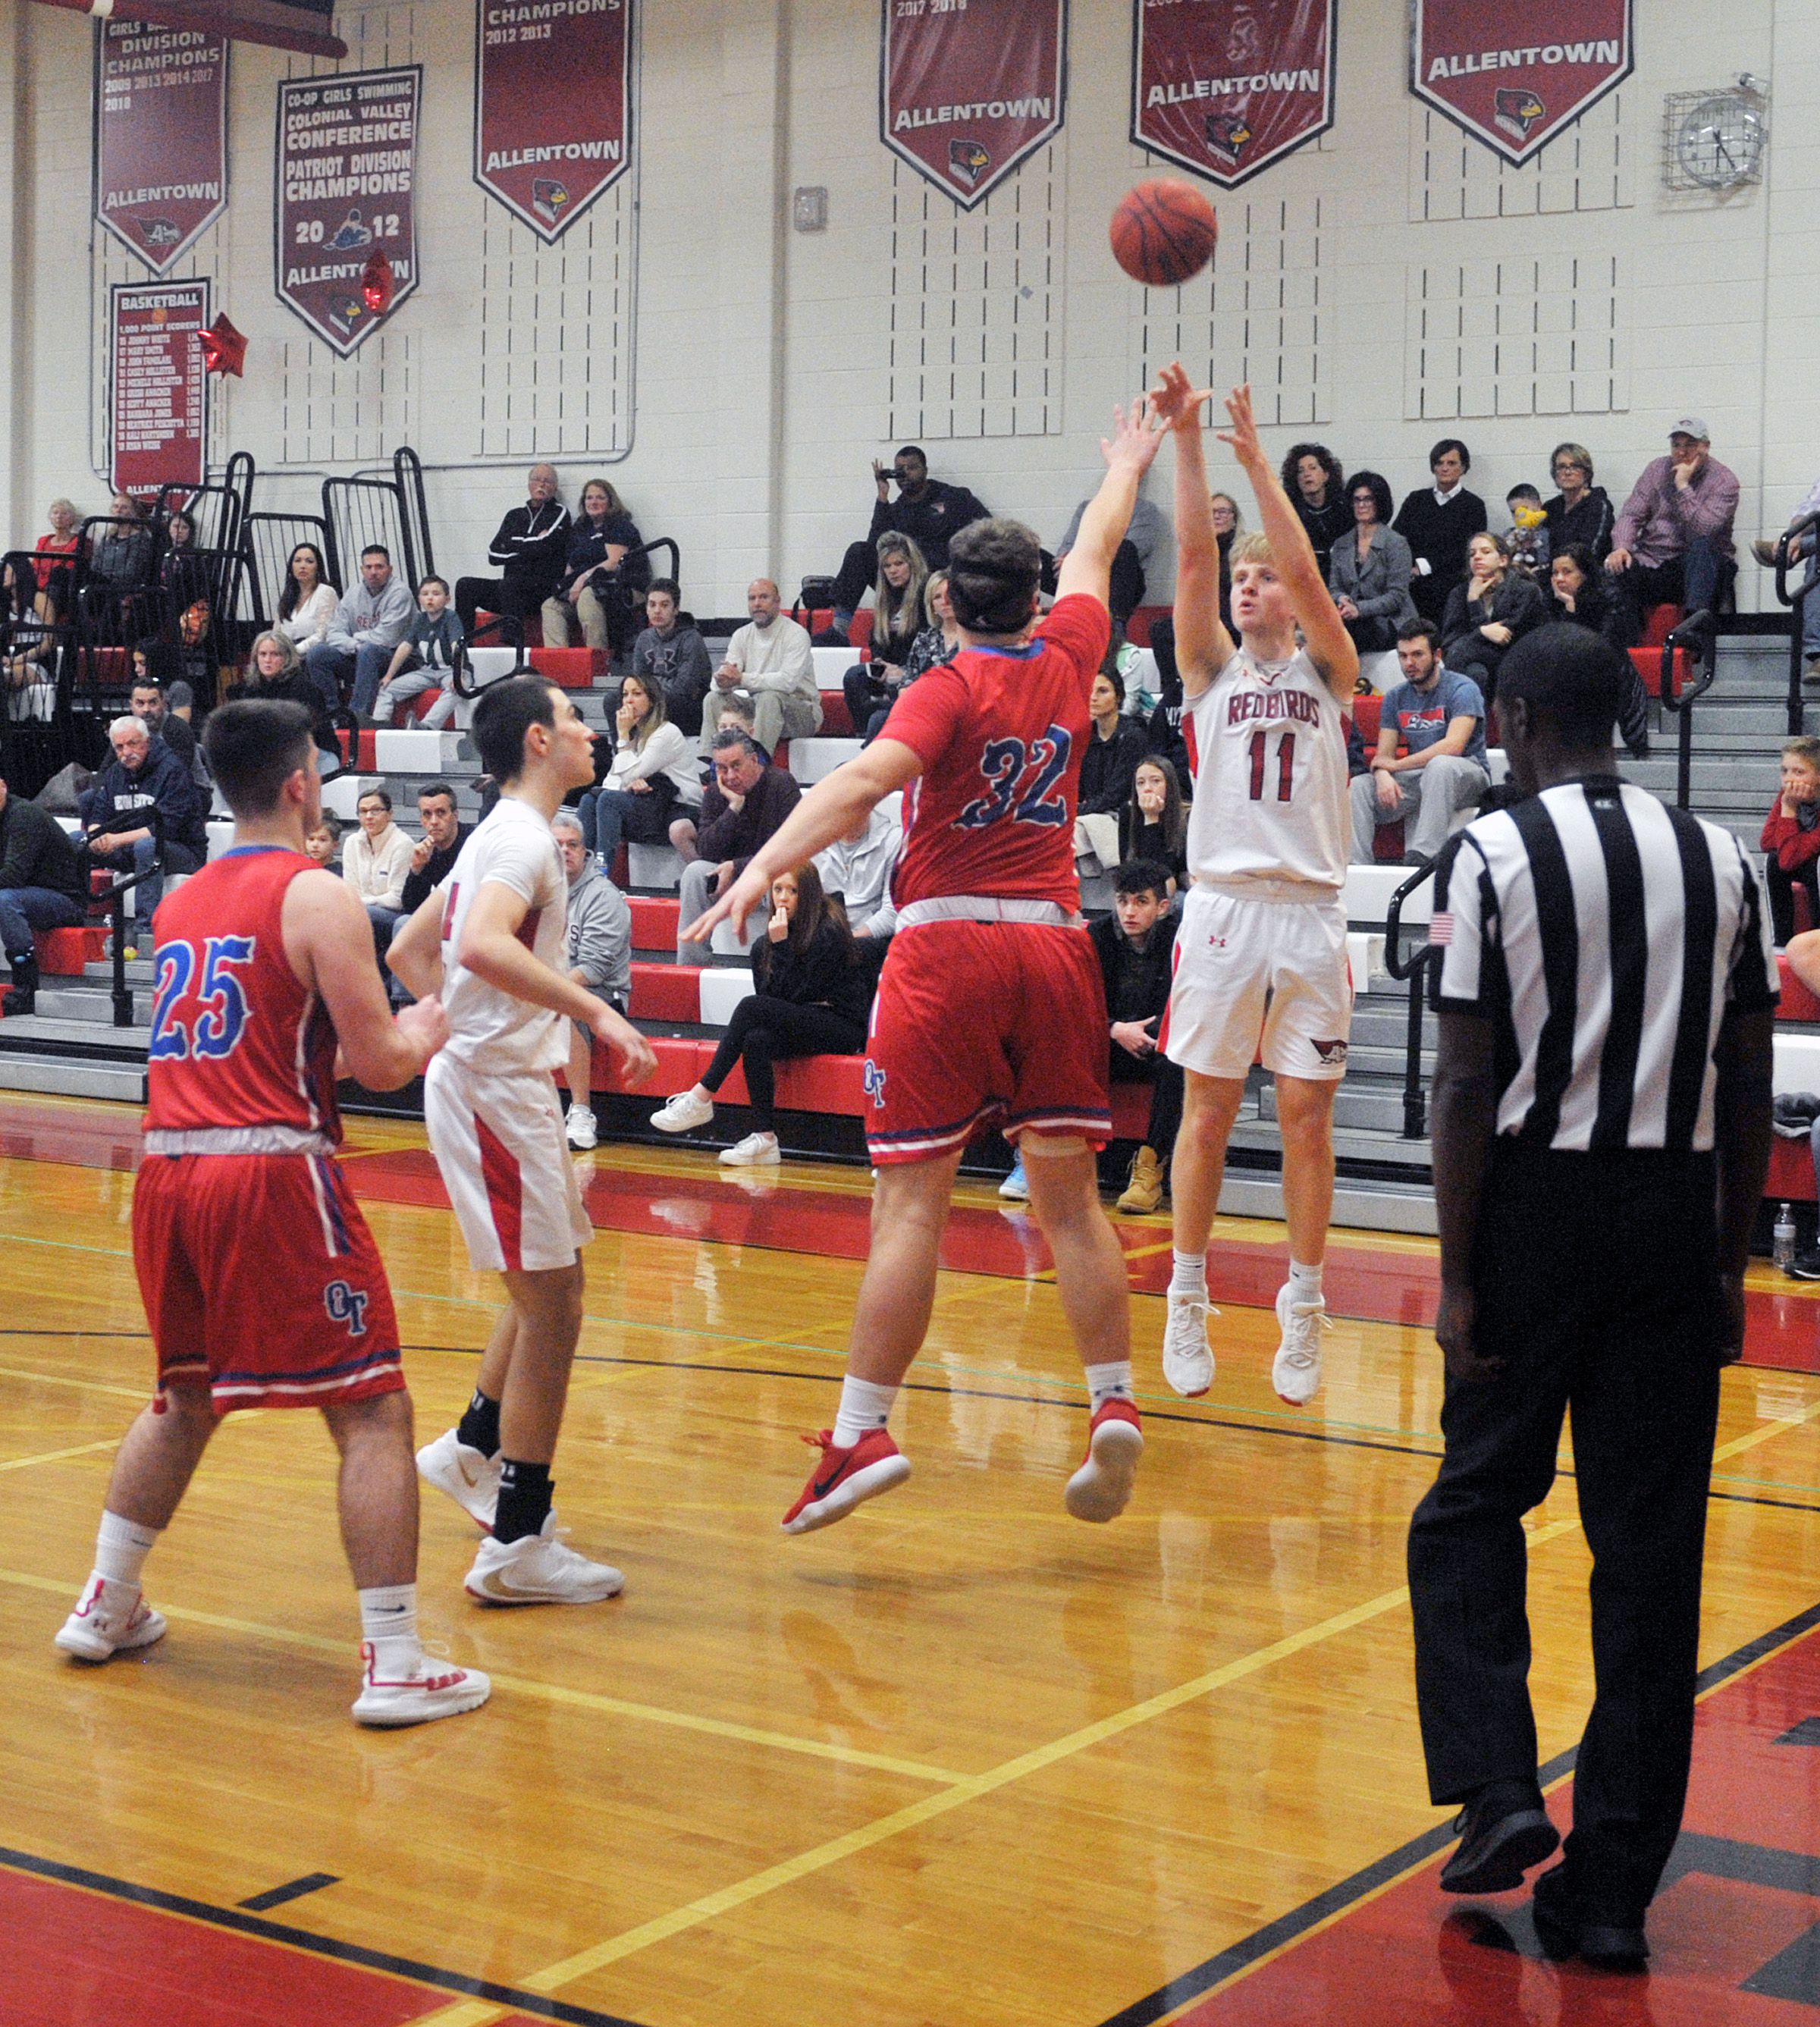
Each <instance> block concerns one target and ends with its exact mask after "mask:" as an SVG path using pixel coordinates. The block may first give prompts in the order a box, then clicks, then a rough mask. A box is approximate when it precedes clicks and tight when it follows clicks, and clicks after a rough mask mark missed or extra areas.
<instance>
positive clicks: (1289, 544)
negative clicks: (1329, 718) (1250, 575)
mask: <svg viewBox="0 0 1820 2027" xmlns="http://www.w3.org/2000/svg"><path fill="white" fill-rule="evenodd" d="M1226 412H1227V415H1229V416H1230V417H1231V420H1232V426H1231V428H1230V429H1229V430H1221V431H1220V441H1221V442H1222V443H1223V444H1226V445H1230V446H1231V450H1232V452H1233V454H1234V455H1235V456H1236V457H1237V458H1238V460H1239V463H1240V464H1241V465H1242V467H1243V468H1244V471H1245V475H1246V478H1249V479H1250V481H1251V489H1252V491H1253V493H1255V494H1256V496H1257V518H1258V521H1259V523H1260V525H1261V526H1262V528H1263V530H1264V535H1265V537H1267V538H1268V541H1269V543H1270V548H1271V554H1272V556H1274V557H1275V559H1276V574H1277V575H1278V576H1279V578H1281V579H1282V580H1283V584H1284V585H1285V586H1286V587H1287V589H1288V592H1289V596H1290V604H1291V605H1293V606H1294V608H1295V617H1296V623H1297V624H1298V626H1300V627H1301V634H1302V639H1303V641H1304V642H1305V644H1306V645H1307V648H1308V654H1309V660H1310V661H1311V662H1312V663H1314V665H1315V666H1316V668H1317V669H1318V670H1320V674H1321V679H1322V681H1323V682H1325V683H1326V685H1327V688H1328V689H1331V691H1332V692H1333V693H1334V695H1335V696H1337V697H1338V699H1339V700H1340V701H1341V702H1342V703H1344V704H1346V705H1348V706H1350V704H1351V703H1352V700H1353V689H1354V688H1355V687H1356V685H1357V682H1358V680H1359V651H1358V649H1357V648H1355V647H1354V646H1353V637H1352V636H1351V634H1349V633H1348V632H1347V631H1346V622H1345V621H1344V620H1343V619H1342V618H1341V617H1340V609H1339V607H1338V606H1337V605H1335V603H1334V599H1333V593H1331V592H1330V591H1329V590H1328V589H1327V580H1326V579H1325V578H1323V576H1322V575H1321V573H1320V564H1319V563H1316V560H1315V552H1314V545H1313V543H1312V542H1311V541H1309V538H1308V530H1306V529H1305V527H1303V526H1302V524H1301V518H1300V516H1299V515H1298V514H1297V512H1296V511H1295V509H1294V508H1293V507H1292V506H1290V504H1289V495H1288V494H1287V493H1285V492H1284V491H1283V482H1282V481H1281V480H1280V479H1279V478H1278V477H1277V475H1276V474H1275V471H1272V468H1271V465H1270V461H1269V460H1268V458H1266V457H1265V456H1264V446H1263V445H1262V444H1261V443H1260V442H1259V441H1258V440H1257V423H1256V422H1255V421H1254V420H1253V417H1252V413H1251V390H1250V387H1248V386H1246V387H1235V388H1234V389H1233V390H1232V392H1231V393H1230V394H1228V395H1227V397H1226Z"/></svg>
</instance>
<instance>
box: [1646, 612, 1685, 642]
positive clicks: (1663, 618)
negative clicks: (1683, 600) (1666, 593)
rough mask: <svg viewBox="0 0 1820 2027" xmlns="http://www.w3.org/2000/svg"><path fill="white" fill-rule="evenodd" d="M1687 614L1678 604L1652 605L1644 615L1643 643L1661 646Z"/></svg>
mask: <svg viewBox="0 0 1820 2027" xmlns="http://www.w3.org/2000/svg"><path fill="white" fill-rule="evenodd" d="M1686 617H1687V615H1686V614H1685V612H1684V611H1682V608H1681V607H1679V606H1678V605H1652V606H1651V607H1650V608H1649V610H1648V611H1647V612H1646V613H1645V615H1643V645H1644V646H1645V648H1660V647H1661V645H1662V644H1663V641H1666V640H1667V638H1668V637H1669V635H1670V633H1673V632H1674V630H1675V628H1676V627H1678V626H1679V625H1680V624H1681V622H1682V620H1684V619H1685V618H1686Z"/></svg>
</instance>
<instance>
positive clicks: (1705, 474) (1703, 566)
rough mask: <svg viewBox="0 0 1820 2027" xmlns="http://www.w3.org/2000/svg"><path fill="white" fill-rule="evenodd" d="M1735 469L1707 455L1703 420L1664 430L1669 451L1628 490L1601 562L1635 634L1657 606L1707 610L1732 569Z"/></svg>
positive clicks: (1708, 442)
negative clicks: (1628, 493)
mask: <svg viewBox="0 0 1820 2027" xmlns="http://www.w3.org/2000/svg"><path fill="white" fill-rule="evenodd" d="M1737 511H1738V480H1737V473H1736V472H1734V471H1728V470H1727V469H1726V467H1725V466H1724V465H1722V464H1721V463H1719V462H1718V459H1716V458H1715V456H1713V455H1712V445H1711V439H1710V438H1709V436H1708V434H1707V426H1706V423H1705V422H1704V420H1703V419H1702V418H1701V417H1700V416H1698V415H1683V416H1682V418H1681V419H1680V420H1679V421H1678V422H1677V423H1675V424H1674V426H1673V427H1672V428H1671V429H1670V430H1669V433H1668V455H1667V457H1659V458H1656V459H1654V460H1652V462H1651V463H1648V464H1647V465H1645V467H1644V468H1643V476H1642V477H1641V478H1639V479H1638V480H1637V483H1636V486H1634V488H1633V489H1632V491H1631V494H1630V498H1629V499H1628V500H1626V501H1625V503H1624V511H1622V513H1621V514H1620V515H1619V516H1618V519H1617V522H1616V524H1615V526H1614V527H1613V529H1612V530H1611V554H1610V556H1608V557H1607V558H1606V559H1605V567H1606V569H1607V570H1609V571H1610V572H1611V577H1612V578H1613V581H1614V582H1613V585H1612V589H1613V590H1614V591H1615V593H1616V594H1617V596H1618V598H1619V601H1620V602H1621V604H1622V606H1623V608H1624V613H1625V618H1626V623H1627V626H1628V628H1629V637H1630V639H1631V640H1632V641H1636V640H1637V639H1638V638H1639V637H1641V633H1642V631H1643V615H1644V614H1645V612H1647V611H1648V610H1649V608H1650V607H1652V606H1654V605H1678V606H1680V607H1682V609H1683V610H1684V611H1688V612H1697V611H1701V610H1702V609H1703V608H1704V609H1707V610H1710V609H1711V607H1713V606H1715V605H1716V604H1717V603H1718V596H1719V593H1720V591H1721V590H1722V588H1723V587H1724V585H1726V584H1727V583H1729V582H1730V580H1731V578H1733V576H1734V575H1735V574H1736V573H1737V562H1736V561H1735V559H1734V556H1733V549H1732V522H1733V520H1734V519H1736V518H1737Z"/></svg>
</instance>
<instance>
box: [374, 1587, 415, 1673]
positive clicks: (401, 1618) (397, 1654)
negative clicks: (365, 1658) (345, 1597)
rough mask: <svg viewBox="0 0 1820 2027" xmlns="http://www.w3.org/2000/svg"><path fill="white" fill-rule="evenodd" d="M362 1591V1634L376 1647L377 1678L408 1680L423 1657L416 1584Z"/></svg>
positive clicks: (375, 1671)
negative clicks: (418, 1629)
mask: <svg viewBox="0 0 1820 2027" xmlns="http://www.w3.org/2000/svg"><path fill="white" fill-rule="evenodd" d="M359 1595H360V1634H361V1637H362V1638H363V1639H364V1640H365V1641H367V1644H368V1645H370V1646H371V1648H372V1650H373V1678H374V1680H375V1682H405V1681H408V1679H409V1678H410V1677H411V1676H412V1674H415V1672H416V1668H417V1663H419V1661H420V1660H423V1649H422V1648H421V1647H420V1646H419V1645H418V1641H417V1586H416V1585H415V1584H414V1583H408V1584H389V1585H382V1586H378V1587H377V1588H375V1589H372V1590H364V1591H362V1592H360V1593H359Z"/></svg>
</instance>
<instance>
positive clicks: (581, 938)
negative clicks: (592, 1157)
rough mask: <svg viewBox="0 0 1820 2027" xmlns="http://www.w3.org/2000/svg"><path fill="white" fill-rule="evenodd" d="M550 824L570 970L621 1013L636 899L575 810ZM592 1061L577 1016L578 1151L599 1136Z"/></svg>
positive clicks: (574, 1131)
mask: <svg viewBox="0 0 1820 2027" xmlns="http://www.w3.org/2000/svg"><path fill="white" fill-rule="evenodd" d="M550 828H551V829H552V830H553V831H554V832H555V833H556V847H557V849H558V850H559V851H560V852H561V853H562V855H563V871H564V873H567V875H568V879H569V951H568V955H569V976H570V977H571V978H572V979H573V980H574V981H575V983H576V984H578V985H585V987H586V988H588V990H589V991H590V992H593V993H597V994H598V995H600V998H601V999H604V1000H605V1001H606V1002H607V1004H608V1005H609V1006H611V1007H612V1008H613V1010H614V1011H615V1013H618V1014H623V1013H624V1012H625V1011H626V1009H627V1007H628V1006H629V1005H630V1004H631V1001H632V904H631V903H630V902H629V901H628V900H627V899H626V896H625V895H623V894H622V893H621V892H620V891H619V889H618V888H617V887H615V885H614V884H613V882H612V881H611V880H609V879H608V878H607V876H606V874H605V873H603V872H602V871H601V870H600V862H599V861H598V860H597V859H596V858H595V857H594V856H593V854H592V853H591V852H590V851H589V849H588V847H587V845H586V844H585V843H584V842H583V840H582V836H581V818H579V817H578V816H577V815H576V814H575V812H574V810H557V812H556V817H555V818H554V820H553V821H552V823H551V825H550ZM593 1061H594V1038H593V1036H592V1035H591V1034H590V1033H589V1031H588V1030H587V1029H586V1028H584V1027H582V1026H581V1024H580V1023H579V1022H577V1023H576V1024H575V1025H574V1032H573V1033H572V1034H571V1035H570V1038H569V1128H568V1131H569V1145H570V1146H571V1147H573V1148H574V1149H576V1150H578V1152H585V1150H587V1149H588V1148H590V1147H592V1146H594V1145H595V1143H596V1140H597V1139H598V1137H599V1135H598V1132H597V1130H596V1125H595V1120H594V1094H593V1075H592V1071H593Z"/></svg>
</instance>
